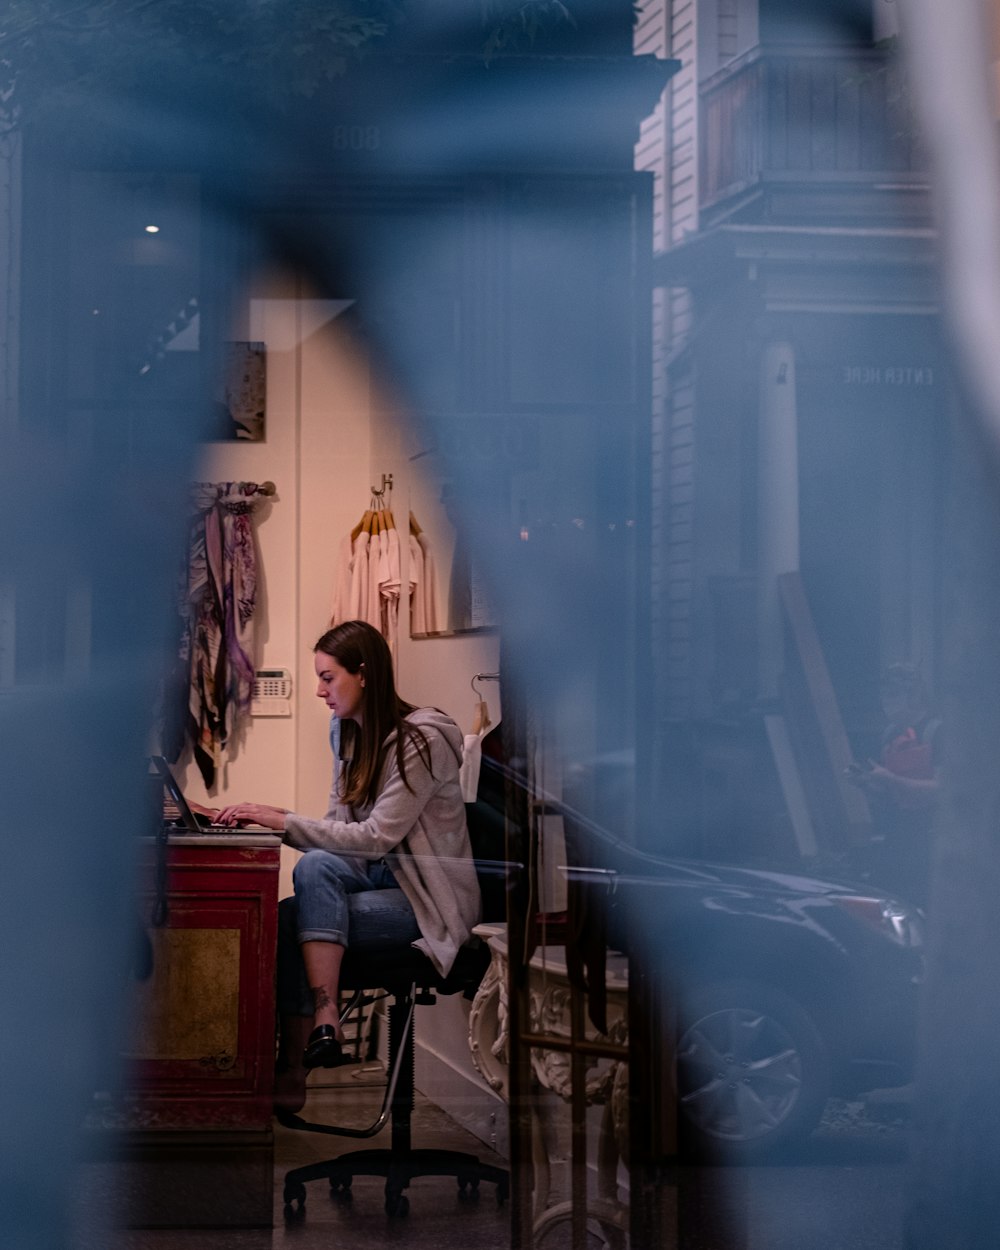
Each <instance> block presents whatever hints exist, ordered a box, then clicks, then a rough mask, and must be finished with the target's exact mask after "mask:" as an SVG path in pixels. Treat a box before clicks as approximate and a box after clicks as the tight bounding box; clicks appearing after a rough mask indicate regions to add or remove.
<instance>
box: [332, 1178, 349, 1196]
mask: <svg viewBox="0 0 1000 1250" xmlns="http://www.w3.org/2000/svg"><path fill="white" fill-rule="evenodd" d="M330 1197H331V1198H333V1199H334V1200H335V1201H337V1202H351V1201H352V1200H353V1198H354V1192H353V1190H352V1189H351V1178H350V1177H348V1178H347V1180H344V1181H338V1180H333V1179H331V1181H330Z"/></svg>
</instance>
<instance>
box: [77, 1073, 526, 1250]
mask: <svg viewBox="0 0 1000 1250" xmlns="http://www.w3.org/2000/svg"><path fill="white" fill-rule="evenodd" d="M354 1071H355V1070H354V1069H353V1068H344V1069H342V1070H341V1071H340V1072H338V1073H337V1074H336V1077H337V1082H336V1085H335V1086H334V1087H333V1088H329V1089H321V1090H317V1091H314V1092H312V1093H311V1094H310V1099H309V1103H308V1105H307V1112H306V1113H305V1114H307V1115H308V1117H309V1118H310V1119H314V1120H317V1121H327V1122H329V1121H336V1122H338V1123H349V1124H358V1125H366V1124H370V1123H372V1122H373V1121H374V1120H375V1118H376V1116H377V1114H378V1109H379V1107H380V1105H381V1098H382V1088H381V1087H380V1086H379V1085H377V1084H376V1083H375V1082H374V1081H371V1080H362V1081H358V1080H355V1079H354V1078H353V1075H352V1074H353V1073H354ZM412 1137H413V1145H414V1147H423V1146H437V1147H443V1148H446V1149H449V1150H465V1151H469V1152H470V1153H473V1154H475V1155H477V1156H478V1157H479V1159H481V1160H482V1161H483V1162H484V1163H493V1164H495V1165H496V1166H499V1167H503V1166H504V1164H503V1160H501V1159H500V1158H499V1157H498V1156H496V1155H494V1154H493V1153H492V1152H491V1151H490V1150H489V1149H488V1148H487V1147H486V1146H484V1145H483V1143H482V1142H480V1141H479V1140H478V1139H477V1138H475V1137H473V1136H472V1135H471V1134H469V1133H468V1132H466V1131H465V1130H464V1129H463V1128H461V1127H460V1126H459V1125H457V1124H456V1123H455V1122H454V1121H453V1120H452V1119H450V1118H449V1117H448V1116H447V1115H446V1114H445V1113H444V1112H443V1111H442V1110H441V1109H440V1108H438V1107H436V1106H434V1105H433V1104H431V1103H429V1102H428V1101H427V1100H426V1099H423V1098H421V1097H419V1095H418V1102H417V1107H416V1110H415V1112H414V1117H413V1125H412ZM388 1143H389V1129H388V1128H386V1129H384V1130H382V1132H381V1133H379V1135H378V1136H377V1137H375V1138H372V1139H369V1140H363V1141H352V1140H350V1139H347V1138H344V1137H333V1136H327V1135H322V1134H317V1133H304V1132H297V1131H295V1130H292V1129H286V1128H283V1127H281V1126H276V1129H275V1190H274V1227H273V1228H271V1229H204V1228H199V1229H142V1228H117V1229H116V1228H114V1227H113V1225H114V1224H115V1223H120V1222H121V1217H120V1215H117V1216H116V1213H115V1211H114V1204H115V1202H116V1197H115V1195H116V1194H118V1193H120V1192H121V1189H122V1186H121V1184H120V1182H121V1179H122V1174H121V1169H124V1168H127V1167H128V1164H126V1163H91V1164H88V1165H87V1166H86V1167H85V1169H84V1176H83V1178H82V1179H83V1183H82V1186H81V1189H82V1194H81V1199H80V1218H79V1232H78V1237H77V1241H76V1243H75V1245H74V1247H73V1250H291V1248H292V1247H294V1250H361V1248H362V1247H364V1248H365V1250H368V1248H370V1247H373V1246H381V1245H394V1244H396V1243H400V1244H404V1243H405V1245H406V1247H407V1250H468V1248H470V1247H475V1250H506V1247H507V1246H508V1245H509V1243H510V1236H509V1222H510V1207H509V1204H504V1205H503V1206H500V1205H498V1204H497V1201H496V1198H495V1196H494V1187H493V1185H491V1184H488V1183H486V1182H484V1183H483V1184H482V1186H481V1191H480V1196H479V1198H478V1200H476V1201H463V1200H461V1199H460V1197H459V1193H458V1186H457V1185H456V1183H455V1182H454V1181H453V1180H451V1179H449V1178H447V1177H423V1178H418V1179H416V1180H414V1181H413V1183H412V1184H411V1185H410V1187H409V1189H408V1190H407V1193H408V1196H409V1202H410V1213H409V1215H407V1216H405V1217H395V1218H393V1217H390V1216H388V1215H386V1213H385V1210H384V1195H383V1187H384V1183H385V1182H384V1181H383V1180H382V1179H381V1178H366V1177H359V1178H358V1179H357V1180H355V1182H354V1184H353V1197H352V1198H351V1199H350V1200H348V1201H344V1200H342V1199H332V1198H331V1197H330V1193H329V1186H328V1184H327V1182H326V1181H324V1180H316V1181H312V1182H310V1184H309V1185H308V1186H307V1198H306V1203H305V1207H304V1209H303V1211H302V1213H301V1215H300V1216H299V1217H298V1218H293V1219H291V1220H290V1221H286V1218H285V1212H284V1203H283V1199H282V1188H283V1180H284V1174H285V1172H286V1171H288V1170H289V1169H290V1168H296V1167H301V1166H302V1165H304V1164H307V1163H310V1162H313V1161H318V1160H322V1159H328V1158H332V1157H334V1156H336V1155H340V1154H343V1153H346V1152H347V1151H349V1150H353V1149H356V1148H357V1149H371V1148H374V1147H379V1146H387V1145H388ZM108 1225H112V1227H108Z"/></svg>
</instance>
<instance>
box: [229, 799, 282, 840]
mask: <svg viewBox="0 0 1000 1250" xmlns="http://www.w3.org/2000/svg"><path fill="white" fill-rule="evenodd" d="M287 815H288V808H287V807H271V806H270V805H269V804H267V803H233V804H232V805H231V806H229V807H224V808H223V809H222V810H221V811H220V812H219V814H218V816H217V817H216V820H217V821H218V823H219V824H220V825H263V826H264V828H265V829H275V830H277V831H278V832H279V833H280V832H281V831H282V830H283V829H284V827H285V817H286V816H287Z"/></svg>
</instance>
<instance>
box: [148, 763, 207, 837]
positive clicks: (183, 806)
mask: <svg viewBox="0 0 1000 1250" xmlns="http://www.w3.org/2000/svg"><path fill="white" fill-rule="evenodd" d="M149 762H150V764H151V765H152V766H153V768H154V769H155V770H156V772H157V773H158V774H159V776H160V777H161V778H162V780H163V784H164V786H165V787H166V790H167V793H168V794H169V795H170V797H171V798H172V799H173V801H174V802H175V803H176V804H177V810H178V811H179V812H180V816H181V821H182V823H183V825H184V828H185V829H189V830H191V832H192V833H200V832H201V826H200V825H199V824H198V821H197V819H196V817H195V814H194V812H193V811H192V810H191V805H190V804H189V803H188V801H187V799H186V798H185V797H184V791H183V790H182V789H181V788H180V786H179V785H178V784H177V778H176V777H175V776H174V774H173V771H172V770H171V767H170V765H169V764H168V763H167V761H166V760H165V759H164V758H163V756H162V755H151V756H150V757H149Z"/></svg>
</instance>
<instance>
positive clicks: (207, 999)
mask: <svg viewBox="0 0 1000 1250" xmlns="http://www.w3.org/2000/svg"><path fill="white" fill-rule="evenodd" d="M280 848H281V840H280V838H278V837H277V836H276V835H272V834H267V833H250V832H241V833H240V834H238V835H213V834H207V835H201V836H178V837H172V838H171V839H170V841H169V843H168V845H167V850H166V857H167V863H166V870H167V892H166V898H167V915H166V921H165V923H164V924H163V925H162V926H160V927H155V928H150V930H149V936H150V938H151V941H152V946H153V972H152V976H151V977H150V978H149V979H148V980H146V981H143V982H140V983H138V985H137V989H136V1012H135V1031H134V1036H133V1039H132V1042H131V1045H130V1046H129V1053H128V1055H127V1064H128V1078H127V1084H128V1091H129V1093H128V1097H127V1100H126V1121H125V1124H124V1126H123V1127H125V1129H126V1143H127V1148H128V1154H129V1158H130V1160H131V1163H132V1167H131V1169H130V1171H131V1174H132V1191H133V1192H132V1193H131V1194H130V1196H129V1216H128V1218H129V1222H130V1223H132V1224H139V1225H142V1226H145V1227H164V1226H175V1227H176V1226H179V1227H196V1226H201V1227H205V1226H211V1225H215V1226H224V1227H234V1226H242V1227H260V1226H268V1227H269V1226H270V1225H271V1222H272V1208H273V1188H274V1173H273V1164H274V1144H273V1133H272V1128H271V1098H272V1090H273V1082H274V1045H275V1032H274V970H275V950H276V943H277V915H278V867H279V859H280ZM155 854H156V848H155V847H154V846H153V844H152V843H150V848H149V870H150V871H151V872H155ZM151 879H152V878H151V877H150V876H148V875H147V877H146V880H147V881H150V880H151ZM147 901H148V907H147V905H146V904H144V912H145V914H146V915H149V914H150V911H151V908H152V902H153V900H152V898H151V897H150V898H149V899H148V900H147Z"/></svg>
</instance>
